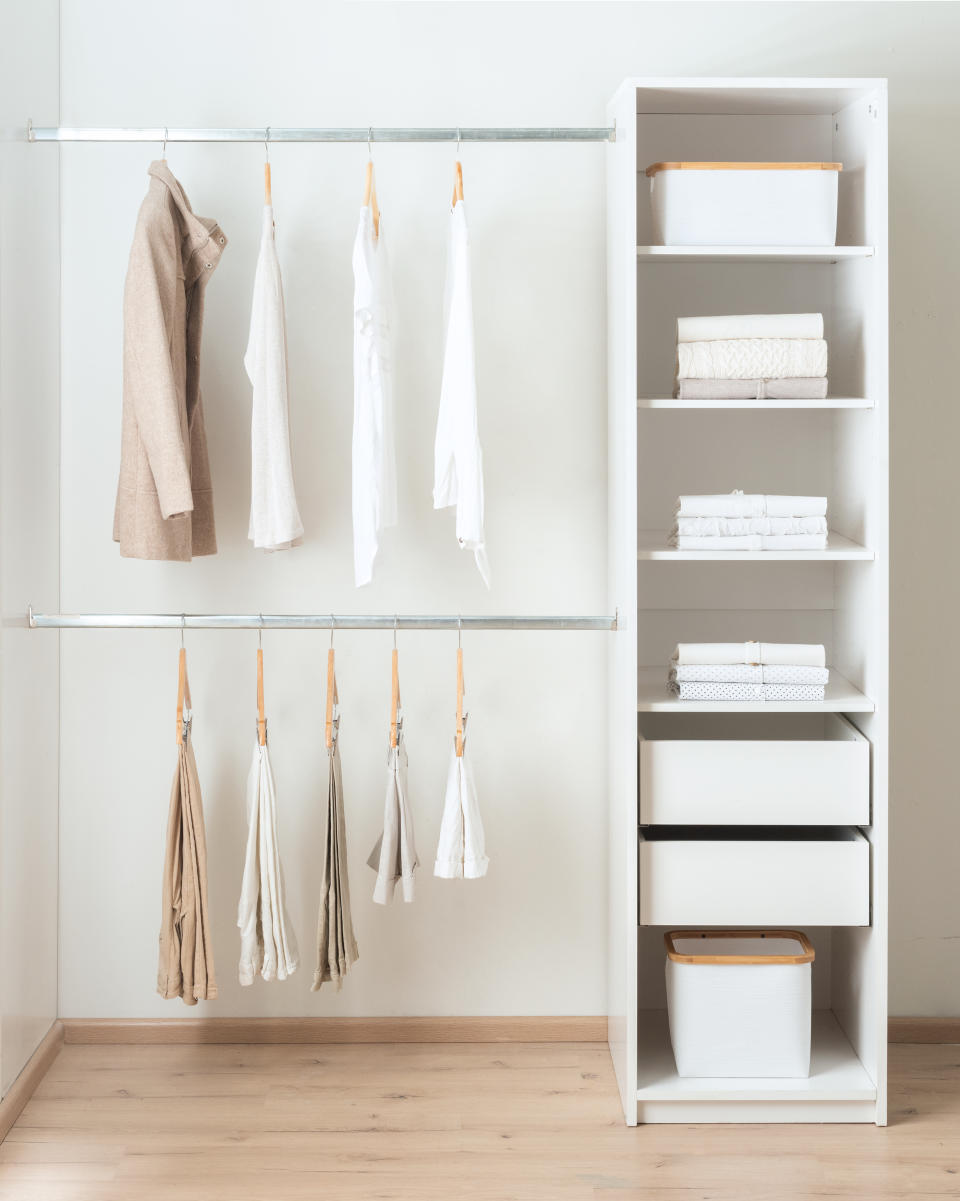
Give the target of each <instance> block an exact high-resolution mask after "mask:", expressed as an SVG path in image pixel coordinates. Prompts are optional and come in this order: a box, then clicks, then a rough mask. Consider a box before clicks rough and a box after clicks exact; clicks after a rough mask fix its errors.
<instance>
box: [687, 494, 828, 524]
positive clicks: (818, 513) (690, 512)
mask: <svg viewBox="0 0 960 1201" xmlns="http://www.w3.org/2000/svg"><path fill="white" fill-rule="evenodd" d="M826 515H827V498H826V497H825V496H760V495H758V494H755V493H754V494H750V493H748V494H747V495H746V496H744V494H743V492H741V491H739V490H738V491H736V492H728V493H726V494H722V495H719V496H717V495H714V496H681V497H680V498H679V499H678V501H677V517H678V518H679V517H826Z"/></svg>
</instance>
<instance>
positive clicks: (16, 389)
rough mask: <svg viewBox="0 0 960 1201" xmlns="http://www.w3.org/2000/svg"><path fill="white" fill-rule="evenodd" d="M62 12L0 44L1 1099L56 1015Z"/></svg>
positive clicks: (39, 11)
mask: <svg viewBox="0 0 960 1201" xmlns="http://www.w3.org/2000/svg"><path fill="white" fill-rule="evenodd" d="M58 65H59V63H58V5H57V4H56V3H55V0H53V2H51V0H37V2H36V3H31V4H28V5H27V4H23V5H17V6H9V5H8V6H7V7H6V9H5V11H4V15H3V34H2V36H0V131H2V136H0V614H2V620H0V964H2V969H0V1095H2V1094H4V1093H6V1091H7V1089H8V1088H9V1087H10V1085H11V1084H12V1083H13V1081H14V1080H15V1079H16V1077H17V1075H18V1074H19V1073H20V1071H21V1069H22V1068H23V1066H24V1064H25V1063H26V1061H27V1060H28V1059H29V1058H30V1056H31V1054H32V1053H33V1051H34V1050H35V1048H36V1046H37V1044H38V1043H39V1042H40V1040H41V1039H42V1038H43V1036H44V1035H45V1034H46V1032H47V1030H48V1029H49V1028H50V1023H51V1022H52V1021H53V1019H54V1018H55V1017H56V1016H57V787H58V780H57V767H58V758H59V725H58V720H59V714H58V705H57V698H58V691H59V680H58V667H59V656H58V639H57V638H56V637H53V638H41V639H38V638H36V637H35V636H34V634H33V633H32V632H31V631H30V630H28V629H27V628H26V620H25V615H24V603H25V601H29V599H30V598H31V597H33V596H40V595H49V596H50V597H51V598H54V599H56V598H57V597H58V572H59V510H58V500H59V484H58V478H57V476H58V470H59V459H58V452H59V395H58V387H59V380H58V368H59V355H58V352H57V347H58V340H59V316H60V314H59V303H58V302H59V251H60V239H59V206H58V168H57V157H56V154H53V155H44V156H39V157H38V156H37V155H36V154H35V153H34V151H35V147H33V146H30V145H28V144H27V142H26V140H25V131H24V129H23V126H24V123H25V117H26V110H25V107H24V106H25V105H26V106H27V107H28V108H29V111H30V112H32V113H33V115H34V117H35V118H36V119H37V120H38V121H40V120H43V121H56V120H57V106H58V90H59V81H58Z"/></svg>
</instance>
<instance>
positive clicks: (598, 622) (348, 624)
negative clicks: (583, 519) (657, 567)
mask: <svg viewBox="0 0 960 1201" xmlns="http://www.w3.org/2000/svg"><path fill="white" fill-rule="evenodd" d="M27 620H28V624H29V625H30V628H31V629H59V630H89V629H117V630H131V629H134V630H176V629H187V630H331V629H333V630H458V629H459V630H615V629H616V628H617V618H616V615H614V616H613V617H524V616H518V615H516V614H513V615H509V616H504V617H497V616H491V617H483V616H470V617H465V616H463V615H462V614H454V615H452V616H447V615H428V616H415V615H414V616H411V615H409V614H406V615H405V614H399V613H397V614H393V613H390V614H387V613H380V614H344V615H339V614H336V613H283V614H275V613H251V614H239V613H232V614H231V613H34V611H33V609H32V607H31V608H30V609H29V610H28V612H27Z"/></svg>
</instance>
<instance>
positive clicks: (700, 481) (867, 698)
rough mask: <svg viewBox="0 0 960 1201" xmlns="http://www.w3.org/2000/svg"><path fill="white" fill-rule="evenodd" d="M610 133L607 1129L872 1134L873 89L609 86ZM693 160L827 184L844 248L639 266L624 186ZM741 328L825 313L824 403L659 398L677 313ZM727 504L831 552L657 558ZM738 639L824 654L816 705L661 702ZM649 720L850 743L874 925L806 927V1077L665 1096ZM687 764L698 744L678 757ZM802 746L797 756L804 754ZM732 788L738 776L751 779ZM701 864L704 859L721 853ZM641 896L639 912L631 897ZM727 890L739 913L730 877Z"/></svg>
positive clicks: (883, 162)
mask: <svg viewBox="0 0 960 1201" xmlns="http://www.w3.org/2000/svg"><path fill="white" fill-rule="evenodd" d="M608 115H609V118H610V121H611V122H615V123H616V127H617V138H616V142H615V143H614V144H613V145H612V146H611V147H610V148H609V150H608V152H607V154H608V161H607V229H608V261H607V287H608V309H609V314H608V330H609V360H608V380H609V423H608V428H609V453H608V464H609V502H608V510H609V555H608V561H609V577H610V578H609V590H610V596H609V602H610V605H611V606H612V607H613V608H614V609H615V610H616V611H617V612H618V614H619V629H618V631H617V633H616V634H615V635H613V636H612V638H611V648H612V649H611V653H610V664H609V713H610V720H609V788H608V793H609V804H610V817H609V838H610V846H609V863H610V897H609V931H610V934H609V948H610V953H609V957H610V976H609V1042H610V1050H611V1054H612V1057H613V1062H614V1066H615V1068H616V1073H617V1079H618V1083H619V1086H620V1091H621V1096H622V1100H623V1107H624V1114H625V1116H626V1120H627V1122H628V1123H629V1124H631V1125H632V1124H635V1123H637V1122H638V1121H639V1122H698V1121H704V1122H712V1121H717V1122H778V1121H785V1122H798V1121H800V1122H804V1121H809V1122H824V1121H830V1122H876V1123H877V1124H878V1125H883V1124H885V1122H886V1023H887V1009H886V991H887V756H888V751H887V740H888V721H889V716H888V714H889V703H888V667H887V661H888V570H889V569H888V521H887V508H888V432H887V431H888V423H889V408H888V367H887V362H888V308H887V258H888V256H887V102H886V82H885V81H884V80H879V79H783V80H777V79H729V80H725V79H631V80H627V81H626V82H625V83H624V84H623V85H622V87H621V88H620V89H619V90H618V92H617V94H616V96H615V97H614V99H613V100H612V101H611V104H610V106H609V110H608ZM704 159H708V160H723V159H730V160H738V161H751V160H753V161H774V160H787V161H791V160H792V161H831V162H833V161H838V162H842V163H843V171H842V173H841V175H840V180H839V188H840V192H839V205H838V228H837V241H838V243H839V244H838V245H837V246H830V247H805V246H804V247H791V246H762V247H742V246H732V247H731V246H697V247H675V246H673V247H664V246H653V245H651V233H652V221H651V214H650V205H649V199H648V191H649V189H648V181H647V180H646V178H645V177H644V175H643V171H644V169H645V168H646V166H647V165H648V164H649V163H652V162H657V161H676V160H684V161H696V160H704ZM758 312H772V313H773V312H821V313H823V315H824V321H825V326H826V337H827V339H828V342H829V381H830V392H831V394H832V395H831V396H829V397H828V398H827V399H826V400H815V401H743V400H698V401H680V400H677V399H673V398H672V397H671V393H672V390H673V370H674V353H675V338H676V332H675V323H676V319H677V317H680V316H696V315H712V314H721V313H758ZM638 398H639V399H638ZM734 488H742V489H744V491H747V492H782V493H791V494H798V493H799V494H816V495H826V496H827V497H828V498H829V509H828V513H829V519H830V526H831V534H830V538H829V542H828V547H827V549H826V550H824V551H800V552H789V553H779V554H778V553H764V552H742V553H734V554H723V555H721V554H718V553H712V552H711V553H704V552H696V551H678V550H677V549H676V548H674V547H671V546H669V544H668V541H667V535H666V533H665V532H664V531H666V530H667V529H669V527H670V525H671V523H672V519H673V511H674V506H675V502H676V498H677V496H678V495H679V494H681V493H696V492H703V493H714V492H729V491H731V490H732V489H734ZM750 638H755V639H759V640H766V641H784V642H822V643H823V644H824V645H825V646H826V648H827V658H828V662H829V663H830V664H831V675H830V684H829V686H828V689H827V694H826V698H825V700H824V701H823V702H817V703H805V704H785V703H776V704H772V703H769V702H768V703H766V704H764V703H745V704H739V703H730V702H728V703H712V702H684V701H679V700H678V699H677V698H676V697H675V696H674V695H672V694H671V693H670V692H669V691H668V688H667V663H668V660H669V658H670V654H671V652H672V649H673V646H674V645H675V643H677V642H679V641H691V642H697V641H727V640H730V641H740V640H746V639H750ZM649 713H656V714H657V717H656V718H655V719H651V718H644V719H643V720H645V721H646V722H648V723H649V722H650V721H656V722H660V723H668V725H667V726H666V727H662V726H661V727H658V728H660V729H661V731H662V730H663V729H669V730H678V731H679V729H680V724H679V723H689V722H694V721H696V722H699V723H701V724H703V723H706V727H707V730H708V733H707V734H703V733H701V734H700V735H698V736H699V737H701V738H702V737H709V738H712V739H721V740H722V739H728V738H736V739H746V740H747V743H748V745H749V739H750V738H751V737H754V736H755V735H754V734H751V733H749V732H748V733H746V734H744V733H743V731H744V729H747V728H748V727H747V726H746V725H745V724H744V723H750V722H752V723H753V727H752V728H753V729H754V730H756V729H757V726H756V723H757V722H758V721H764V720H765V719H758V718H756V717H753V718H750V717H744V718H743V719H741V718H740V717H739V715H742V714H743V715H749V714H756V713H765V714H771V715H773V714H777V715H779V716H777V717H773V716H771V717H770V718H769V719H768V720H769V721H770V722H780V723H784V722H786V723H800V725H802V726H803V728H805V729H810V728H813V727H811V726H810V723H811V722H816V721H820V722H822V721H823V720H824V719H822V718H816V717H815V716H809V715H816V714H823V713H839V714H843V715H845V716H846V718H847V720H848V721H849V722H851V723H852V724H853V725H854V726H855V727H856V729H857V730H858V731H860V733H861V734H863V735H864V737H865V738H866V739H867V740H868V741H869V744H870V766H869V789H870V811H869V812H870V816H869V820H868V821H866V822H865V824H862V825H860V826H858V827H855V828H853V827H845V826H844V823H842V822H839V821H838V822H837V823H835V824H836V830H837V832H838V833H839V831H840V830H841V829H844V828H845V829H847V830H848V831H849V833H850V834H851V835H853V836H855V837H857V838H859V835H860V834H862V836H863V839H865V840H866V847H867V850H868V853H869V871H868V872H863V871H860V872H859V874H858V876H857V877H856V879H854V877H853V876H851V877H850V878H849V879H847V878H844V884H845V886H846V887H845V891H846V894H847V895H848V896H850V895H851V894H853V893H857V895H858V896H861V897H862V900H863V904H862V905H861V906H860V909H861V912H862V913H866V912H869V924H857V925H852V924H845V923H846V922H847V921H849V920H850V916H849V912H847V913H846V914H841V913H840V911H839V910H830V909H829V906H827V908H828V917H829V918H830V919H832V920H834V922H835V924H833V925H820V926H818V927H817V928H816V929H809V928H806V927H804V928H805V929H807V933H808V934H809V936H810V938H811V940H812V941H813V943H814V946H815V948H816V961H815V964H814V977H813V978H814V1007H815V1011H816V1012H815V1014H814V1021H813V1059H812V1068H811V1075H810V1077H809V1078H808V1079H803V1080H697V1079H683V1078H680V1077H678V1076H677V1074H676V1067H675V1065H674V1061H673V1054H672V1051H671V1047H670V1041H669V1032H668V1028H667V1022H666V1015H665V1012H664V1010H665V1004H666V998H665V989H664V981H663V975H664V971H663V960H664V955H663V946H662V935H663V928H662V927H652V926H645V925H643V924H641V922H640V906H639V897H640V895H641V887H640V885H641V881H640V875H639V873H640V870H641V869H640V854H639V848H638V834H639V830H640V809H639V803H638V802H639V796H638V788H639V780H638V766H637V732H638V720H640V717H639V715H641V714H649ZM684 714H687V715H690V714H695V715H697V716H695V717H694V716H686V717H685V716H683V715H684ZM667 715H669V716H667ZM804 715H808V716H806V717H805V716H804ZM673 723H678V724H677V725H674V724H673ZM791 728H792V726H791ZM664 736H665V735H664ZM817 736H818V735H814V737H817ZM705 745H707V746H709V744H704V743H702V742H701V743H699V744H698V746H699V750H698V754H703V753H704V750H703V748H704V746H705ZM809 745H810V747H811V753H812V754H816V753H817V752H818V748H819V747H822V745H823V744H822V743H819V744H818V743H817V742H816V741H811V742H810V744H809ZM798 753H799V754H804V753H805V752H804V751H803V750H801V751H799V752H798ZM744 766H745V769H749V759H748V760H747V761H746V762H745V764H744ZM707 778H709V775H707ZM815 808H816V807H815V806H811V811H812V812H813V810H814V809H815ZM725 821H726V822H732V821H733V818H732V817H730V816H727V817H726V819H725V817H724V814H723V813H722V812H717V813H716V815H715V817H714V818H713V820H712V825H713V826H715V827H722V826H723V825H724V824H725ZM802 824H803V825H809V826H813V825H819V826H821V827H822V826H824V825H829V824H830V823H829V822H827V823H825V822H824V821H823V808H822V807H820V808H819V809H816V818H815V820H814V819H813V818H812V817H811V818H810V819H807V818H805V817H804V819H803V821H802ZM857 831H859V834H857ZM665 833H666V834H667V837H670V835H669V832H668V831H667V832H665ZM661 845H663V844H661ZM805 845H811V846H815V844H806V843H801V845H800V847H799V849H798V851H797V853H798V854H800V855H801V856H804V855H805V854H806V852H805V851H804V850H803V846H805ZM716 846H717V854H718V855H722V854H723V853H724V852H723V842H722V840H720V841H718V842H717V843H716ZM710 853H711V854H712V851H711V852H710ZM657 861H658V858H657V853H656V852H652V853H648V854H645V856H644V862H645V863H646V864H647V865H648V868H647V870H650V871H655V870H656V868H655V864H656V863H657ZM660 861H661V862H663V860H662V859H661V860H660ZM800 862H801V863H805V862H806V860H805V859H803V858H801V860H800ZM810 862H811V870H810V888H811V890H816V889H817V888H818V871H819V868H818V864H819V863H820V860H819V859H811V861H810ZM858 862H859V863H860V866H861V867H862V861H858ZM644 883H645V887H644V890H643V892H644V895H646V894H647V893H649V885H650V884H651V881H650V880H649V879H647V880H646V881H645V882H644ZM664 883H665V880H664V878H662V877H661V880H660V884H661V886H663V885H664ZM739 887H740V889H741V891H742V889H743V887H744V884H743V882H742V881H740V882H739ZM746 887H747V889H748V891H747V894H746V895H747V898H748V900H747V906H748V908H749V910H750V913H751V917H752V921H751V922H750V923H748V924H751V925H754V926H757V927H763V926H767V925H770V924H771V918H770V913H771V910H772V909H773V908H776V909H777V912H778V913H780V912H781V910H782V909H783V908H784V907H785V906H784V904H783V903H782V902H783V899H784V898H783V897H782V896H781V897H776V896H775V894H774V893H771V892H770V890H769V889H768V890H767V891H766V892H763V891H762V890H757V894H756V897H755V911H754V899H752V898H751V896H750V893H749V886H748V885H747V886H746ZM858 889H862V890H863V893H859V892H857V890H858ZM696 891H697V882H696V881H694V880H691V881H684V882H683V895H684V898H685V901H686V902H687V903H686V905H685V908H684V912H689V911H690V910H691V909H692V910H693V911H695V912H696V914H697V921H698V923H699V924H700V925H703V926H708V927H709V926H710V925H711V924H716V923H715V921H712V913H713V912H714V909H713V902H714V900H715V897H711V896H704V899H703V903H702V906H703V911H702V913H701V912H700V909H699V905H697V904H696V903H693V904H692V905H691V904H690V896H691V894H692V895H694V896H695V895H696ZM839 891H841V892H842V891H844V890H842V889H841V890H839ZM864 894H866V895H864ZM658 895H661V896H662V887H661V890H660V891H659V892H658ZM773 900H776V901H777V902H778V903H777V905H775V906H774V905H773V904H772V901H773ZM787 907H788V906H787ZM781 916H782V914H781ZM798 921H800V922H802V919H798ZM781 924H782V923H781Z"/></svg>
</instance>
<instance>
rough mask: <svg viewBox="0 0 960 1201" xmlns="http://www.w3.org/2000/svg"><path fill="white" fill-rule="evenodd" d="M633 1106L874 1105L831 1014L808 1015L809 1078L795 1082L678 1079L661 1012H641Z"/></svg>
mask: <svg viewBox="0 0 960 1201" xmlns="http://www.w3.org/2000/svg"><path fill="white" fill-rule="evenodd" d="M637 1068H638V1071H637V1084H638V1087H637V1100H638V1101H873V1100H875V1099H876V1096H877V1089H876V1085H875V1084H874V1082H873V1080H871V1078H870V1076H869V1075H868V1073H867V1070H866V1068H864V1066H863V1064H862V1063H861V1062H860V1060H859V1059H858V1058H857V1054H856V1052H855V1051H854V1049H853V1047H852V1046H851V1045H850V1043H849V1042H848V1040H847V1037H846V1035H845V1034H844V1033H843V1031H842V1030H841V1029H840V1025H839V1023H838V1022H837V1019H836V1018H835V1017H834V1015H833V1013H832V1012H831V1011H830V1010H815V1011H814V1013H813V1029H812V1041H811V1046H810V1075H809V1076H804V1077H798V1078H779V1077H769V1078H764V1077H761V1078H759V1079H749V1078H743V1079H740V1078H734V1079H727V1078H720V1077H718V1078H711V1077H699V1076H678V1075H677V1067H676V1064H675V1063H674V1059H673V1049H672V1047H671V1045H670V1029H669V1024H668V1022H667V1015H666V1012H665V1011H664V1010H662V1009H642V1010H641V1011H640V1023H639V1030H638V1038H637Z"/></svg>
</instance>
